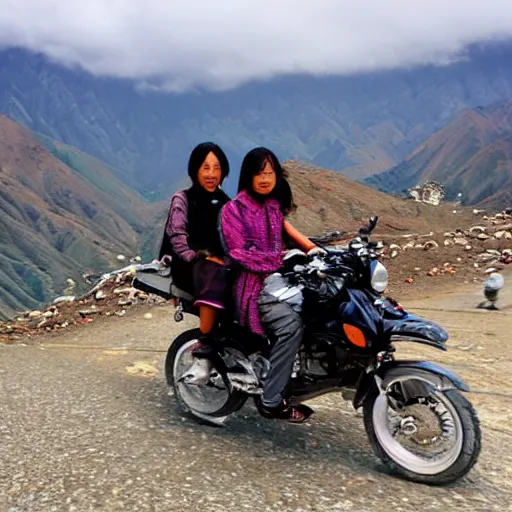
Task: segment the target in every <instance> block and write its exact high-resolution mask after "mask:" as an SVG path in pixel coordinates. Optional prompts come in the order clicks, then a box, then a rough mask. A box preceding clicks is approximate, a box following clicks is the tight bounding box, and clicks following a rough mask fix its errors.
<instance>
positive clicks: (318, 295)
mask: <svg viewBox="0 0 512 512" xmlns="http://www.w3.org/2000/svg"><path fill="white" fill-rule="evenodd" d="M377 221H378V217H371V218H370V222H369V224H368V225H367V226H363V227H362V228H361V229H360V230H359V234H358V236H357V237H355V238H354V239H353V240H352V241H351V242H350V243H349V244H348V246H346V247H342V248H330V247H323V248H324V250H325V254H322V255H315V256H312V257H307V256H306V255H305V254H304V253H301V252H300V251H298V250H292V251H290V252H289V253H288V254H287V255H286V257H285V258H284V263H283V269H282V270H281V271H280V272H279V274H278V275H277V277H278V278H279V279H281V280H283V282H285V283H287V288H286V290H285V292H289V293H283V289H281V290H280V292H279V293H280V294H281V295H280V296H282V297H283V300H288V299H287V297H296V296H297V291H299V292H300V293H299V295H300V297H301V300H302V302H301V307H302V317H303V320H304V326H305V334H304V337H303V342H302V346H301V348H300V350H299V351H298V353H297V356H296V359H295V364H294V368H293V373H292V375H291V377H290V380H289V385H288V388H287V399H288V400H289V401H290V402H291V403H300V402H303V401H305V400H308V399H311V398H314V397H318V396H320V395H323V394H326V393H334V392H336V393H340V394H341V396H342V398H343V399H345V400H350V401H352V404H353V406H354V408H355V409H359V408H362V412H363V418H364V427H365V430H366V433H367V436H368V439H369V441H370V444H371V446H372V448H373V450H374V452H375V454H376V455H377V457H379V458H380V459H381V460H382V461H383V463H384V464H385V465H386V466H388V468H390V469H391V471H392V472H394V473H395V474H397V475H399V476H401V477H403V478H406V479H409V480H412V481H416V482H421V483H426V484H430V485H444V484H448V483H451V482H453V481H455V480H457V479H460V478H462V477H463V476H464V475H466V474H467V473H468V472H469V471H470V470H471V468H472V467H473V466H474V464H475V463H476V461H477V458H478V455H479V452H480V444H481V431H480V426H479V420H478V417H477V414H476V412H475V410H474V408H473V406H472V405H471V403H470V402H469V401H468V400H467V399H466V398H465V397H464V396H463V395H462V394H461V392H467V391H469V388H468V386H467V385H466V384H465V383H464V382H463V381H462V380H461V379H460V378H459V377H458V376H456V375H455V374H453V373H452V372H451V371H449V370H447V369H445V368H443V367H442V366H439V365H437V364H434V363H431V362H428V361H419V360H418V361H417V360H400V359H396V358H395V355H394V353H395V347H394V344H395V343H398V342H404V341H407V342H414V343H421V344H426V345H429V346H431V347H434V348H436V349H440V350H446V342H447V340H448V333H447V332H446V331H445V330H444V329H443V328H442V327H441V326H440V325H437V324H436V323H434V322H431V321H428V320H425V319H423V318H420V317H418V316H416V315H414V314H411V313H409V312H407V311H406V310H404V309H403V307H402V306H401V305H400V304H399V303H397V302H396V301H395V300H393V299H391V298H389V297H386V296H385V295H384V292H385V290H386V288H387V285H388V272H387V270H386V268H385V266H384V265H383V264H382V262H381V261H380V256H381V251H380V249H382V247H383V246H382V244H381V243H377V242H373V241H371V234H372V232H373V230H374V229H375V227H376V225H377ZM274 288H275V287H274ZM294 293H295V295H294ZM173 295H174V296H175V297H177V309H176V312H175V320H176V321H181V320H182V319H183V313H185V312H188V313H192V314H197V312H196V311H195V310H194V308H193V307H192V305H191V304H192V302H191V299H192V298H191V297H189V296H187V295H186V294H183V293H181V292H180V291H179V290H176V289H174V290H173ZM292 300H293V299H292ZM198 337H199V330H198V329H191V330H188V331H186V332H183V333H182V334H181V335H179V336H178V337H177V338H176V339H175V340H174V341H173V343H172V344H171V346H170V348H169V350H168V353H167V356H166V360H165V372H166V378H167V382H168V384H169V386H171V387H172V388H173V391H174V396H175V397H176V399H177V401H178V403H179V406H180V408H181V409H182V410H183V411H184V412H185V413H188V414H189V415H191V416H192V417H193V418H195V419H196V420H198V421H200V422H206V423H209V424H213V425H224V424H225V422H226V420H227V419H228V418H229V416H230V415H232V414H233V413H235V412H236V411H238V410H239V409H240V408H241V407H243V405H244V404H245V402H246V400H247V399H248V398H249V397H252V398H253V399H254V400H255V402H256V404H257V405H259V401H260V400H261V394H262V383H263V382H264V380H265V376H266V372H267V371H268V368H269V362H268V359H267V357H268V353H269V345H268V341H267V340H266V339H263V338H261V337H259V336H256V335H253V334H251V333H249V332H247V331H246V330H245V329H244V328H242V327H241V326H240V325H239V324H238V323H236V322H235V321H233V320H232V318H230V316H229V315H226V316H225V317H223V318H221V320H220V327H219V335H218V350H217V351H215V353H214V354H213V355H212V356H211V361H212V369H211V372H210V374H209V376H208V375H207V376H206V380H205V382H204V383H203V384H202V385H197V384H192V383H190V382H188V381H187V380H188V378H189V377H190V375H191V372H190V370H191V368H192V367H193V365H194V364H195V362H197V361H196V360H195V359H194V358H193V356H192V351H193V350H194V348H195V347H196V344H197V340H198ZM192 373H193V372H192Z"/></svg>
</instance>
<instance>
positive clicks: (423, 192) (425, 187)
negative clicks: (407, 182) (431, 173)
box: [408, 181, 445, 206]
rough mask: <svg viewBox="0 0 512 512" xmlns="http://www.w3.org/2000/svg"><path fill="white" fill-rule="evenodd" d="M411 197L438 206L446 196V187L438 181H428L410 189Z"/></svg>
mask: <svg viewBox="0 0 512 512" xmlns="http://www.w3.org/2000/svg"><path fill="white" fill-rule="evenodd" d="M408 193H409V197H411V198H412V199H414V200H415V201H418V202H421V203H427V204H432V205H434V206H437V205H438V204H439V203H440V202H441V201H442V200H443V199H444V196H445V188H444V187H443V185H441V184H440V183H438V182H437V181H427V182H425V183H423V184H421V185H416V186H415V187H413V188H411V189H409V190H408Z"/></svg>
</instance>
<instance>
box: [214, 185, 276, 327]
mask: <svg viewBox="0 0 512 512" xmlns="http://www.w3.org/2000/svg"><path fill="white" fill-rule="evenodd" d="M283 221H284V216H283V213H282V212H281V208H280V205H279V203H278V202H277V200H275V199H267V200H266V201H265V202H263V203H260V202H258V201H256V200H255V199H254V198H252V197H251V196H250V195H249V194H248V193H247V192H246V191H242V192H240V193H239V194H238V195H237V196H236V197H235V199H233V200H232V201H230V202H229V203H228V204H226V206H224V208H223V209H222V212H221V229H222V234H223V237H224V243H225V246H226V251H227V254H228V256H229V257H230V258H231V259H232V260H233V261H234V262H235V263H236V264H238V265H239V266H240V267H241V269H242V270H241V271H240V272H239V273H238V276H237V279H236V283H235V296H236V303H237V313H238V320H239V321H240V323H241V324H242V325H244V326H246V327H248V328H249V329H250V330H251V331H252V332H254V333H256V334H261V335H263V334H264V331H263V328H262V326H261V321H260V316H259V312H258V297H259V295H260V292H261V289H262V288H263V282H264V280H265V278H266V277H267V276H268V275H269V274H271V273H272V272H275V271H277V270H279V268H280V267H281V265H282V261H283V250H284V245H283Z"/></svg>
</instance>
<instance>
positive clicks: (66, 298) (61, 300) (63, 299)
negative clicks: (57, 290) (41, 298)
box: [52, 295, 76, 304]
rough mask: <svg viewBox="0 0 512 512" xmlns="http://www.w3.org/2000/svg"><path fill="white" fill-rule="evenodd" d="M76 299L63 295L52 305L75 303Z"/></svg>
mask: <svg viewBox="0 0 512 512" xmlns="http://www.w3.org/2000/svg"><path fill="white" fill-rule="evenodd" d="M75 300H76V297H75V296H74V295H61V296H60V297H57V298H56V299H54V300H53V302H52V304H58V303H59V302H74V301H75Z"/></svg>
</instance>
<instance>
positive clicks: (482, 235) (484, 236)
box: [477, 233, 490, 240]
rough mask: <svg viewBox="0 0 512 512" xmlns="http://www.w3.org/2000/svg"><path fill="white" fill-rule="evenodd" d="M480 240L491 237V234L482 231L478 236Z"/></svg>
mask: <svg viewBox="0 0 512 512" xmlns="http://www.w3.org/2000/svg"><path fill="white" fill-rule="evenodd" d="M477 238H478V240H487V239H488V238H490V236H489V235H486V234H485V233H480V234H479V235H478V236H477Z"/></svg>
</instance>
